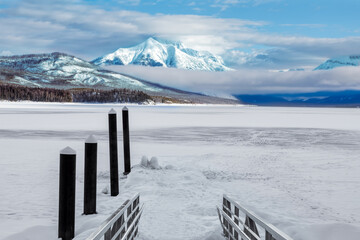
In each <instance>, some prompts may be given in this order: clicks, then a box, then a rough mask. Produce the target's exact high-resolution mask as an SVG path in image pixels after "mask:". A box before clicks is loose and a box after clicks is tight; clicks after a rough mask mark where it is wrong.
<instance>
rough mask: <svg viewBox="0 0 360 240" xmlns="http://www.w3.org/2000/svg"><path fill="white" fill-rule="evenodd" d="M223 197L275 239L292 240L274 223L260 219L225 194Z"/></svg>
mask: <svg viewBox="0 0 360 240" xmlns="http://www.w3.org/2000/svg"><path fill="white" fill-rule="evenodd" d="M224 198H225V200H223V201H224V202H225V201H229V202H231V203H232V204H233V205H234V206H235V207H237V208H239V210H240V211H242V212H243V213H245V214H246V215H247V216H249V217H250V218H251V219H253V220H254V221H255V222H256V223H257V224H258V225H260V226H261V227H262V228H264V229H265V230H266V231H267V232H269V233H270V234H271V235H272V237H274V238H275V239H276V240H293V239H292V238H291V237H289V236H288V235H287V234H285V233H283V232H282V231H280V230H279V229H278V228H276V227H275V226H274V225H272V224H269V223H266V222H265V221H264V220H263V219H261V218H260V217H259V216H257V215H256V214H255V213H253V212H252V211H249V210H247V209H246V208H244V207H242V206H241V205H240V204H239V203H237V202H235V201H233V200H231V199H230V198H229V197H228V196H227V195H226V194H224Z"/></svg>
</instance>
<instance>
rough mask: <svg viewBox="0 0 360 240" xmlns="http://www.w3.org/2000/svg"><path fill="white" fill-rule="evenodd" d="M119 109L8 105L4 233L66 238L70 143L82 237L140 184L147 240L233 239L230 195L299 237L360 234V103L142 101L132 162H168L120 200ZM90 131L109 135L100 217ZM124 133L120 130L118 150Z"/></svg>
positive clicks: (0, 213) (124, 185) (0, 177)
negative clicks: (87, 146)
mask: <svg viewBox="0 0 360 240" xmlns="http://www.w3.org/2000/svg"><path fill="white" fill-rule="evenodd" d="M111 107H115V109H116V110H117V111H118V112H119V113H120V111H121V108H122V106H120V105H90V104H45V103H42V104H34V103H7V102H0V183H1V184H0V194H1V195H0V196H1V197H0V222H1V224H0V239H7V240H10V239H11V240H20V239H21V240H24V239H37V240H41V239H47V240H51V239H57V211H58V168H59V151H60V150H61V149H62V148H64V147H66V146H68V145H69V146H71V147H72V148H74V149H75V150H76V151H77V185H76V187H77V189H76V190H77V196H76V206H77V208H76V235H77V237H76V239H77V240H78V239H84V238H85V237H86V236H88V235H89V234H90V233H91V232H92V231H93V230H94V228H96V227H97V226H98V225H99V224H100V223H101V222H102V221H103V220H104V219H106V218H107V217H108V216H109V215H110V214H111V213H112V212H113V211H114V210H115V209H116V208H118V207H119V206H120V205H121V203H122V202H123V201H124V200H125V199H126V198H128V197H130V196H132V195H133V194H135V193H136V192H140V193H141V201H142V202H144V203H145V209H144V214H143V216H142V219H141V224H140V236H139V239H140V240H150V239H161V240H165V239H166V240H168V239H192V240H197V239H199V240H200V239H208V240H210V239H222V237H221V235H220V232H221V229H220V224H219V220H218V217H217V215H216V210H215V205H217V204H221V200H222V194H223V193H226V194H228V195H230V196H232V197H233V199H235V200H237V201H238V202H240V203H242V204H244V205H245V206H247V207H248V208H249V209H251V210H253V211H255V212H256V213H257V214H258V215H260V216H261V217H263V218H264V219H266V220H267V221H269V222H270V223H272V224H274V225H275V226H277V227H278V228H280V229H281V230H283V231H284V232H286V233H287V234H288V235H290V236H292V237H293V238H294V239H303V240H313V239H327V240H331V239H349V240H355V239H359V237H358V236H359V235H360V204H359V200H360V174H359V172H360V160H359V159H360V124H359V123H360V109H331V108H321V109H320V108H270V107H269V108H260V107H244V106H135V105H131V106H129V111H130V128H131V132H130V135H131V141H132V142H131V154H132V162H133V164H138V163H139V162H140V159H141V157H142V156H143V155H146V156H148V157H149V158H150V157H152V156H156V157H157V158H158V159H159V163H160V165H161V166H162V169H161V170H150V169H143V168H141V167H139V166H135V167H134V168H133V171H132V173H131V174H130V175H129V177H128V178H127V179H121V181H120V196H118V197H116V198H113V197H110V196H109V195H107V194H103V193H102V190H103V189H104V188H106V187H107V186H108V185H109V171H108V167H109V163H108V162H109V160H108V159H109V157H108V135H107V112H108V111H109V110H110V108H111ZM118 122H119V125H118V128H119V129H121V125H120V123H121V118H120V115H118ZM89 134H95V135H96V136H97V137H98V139H99V160H98V161H99V162H98V189H97V192H98V199H97V201H98V206H97V211H98V212H99V214H97V215H94V216H82V215H81V213H82V208H83V204H82V203H83V198H82V194H83V158H84V156H83V145H84V139H85V138H86V137H87V136H88V135H89ZM121 139H122V134H121V131H119V149H122V145H121V144H122V142H121ZM119 155H120V156H119V160H120V167H121V169H120V171H121V172H122V167H123V166H122V156H123V155H122V151H120V154H119Z"/></svg>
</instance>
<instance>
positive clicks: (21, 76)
mask: <svg viewBox="0 0 360 240" xmlns="http://www.w3.org/2000/svg"><path fill="white" fill-rule="evenodd" d="M0 70H1V71H0V72H1V74H0V80H3V81H6V82H8V83H15V84H21V85H25V86H38V87H57V88H74V87H85V88H88V87H96V88H103V89H106V88H128V89H133V90H141V91H146V90H148V91H154V92H156V91H161V90H162V89H160V88H159V87H156V86H155V85H151V84H148V83H146V82H142V81H140V80H136V79H134V78H131V77H128V76H124V75H122V74H119V73H115V72H111V71H108V70H104V69H101V68H100V67H98V66H96V65H94V64H91V63H89V62H87V61H84V60H82V59H79V58H76V57H74V56H70V55H67V54H64V53H57V52H55V53H50V54H31V55H22V56H6V57H0Z"/></svg>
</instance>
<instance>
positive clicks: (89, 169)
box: [84, 135, 97, 214]
mask: <svg viewBox="0 0 360 240" xmlns="http://www.w3.org/2000/svg"><path fill="white" fill-rule="evenodd" d="M96 168H97V140H96V138H95V137H94V136H93V135H90V136H89V137H88V138H87V139H86V140H85V177H84V214H94V213H96V177H97V176H96V175H97V171H96Z"/></svg>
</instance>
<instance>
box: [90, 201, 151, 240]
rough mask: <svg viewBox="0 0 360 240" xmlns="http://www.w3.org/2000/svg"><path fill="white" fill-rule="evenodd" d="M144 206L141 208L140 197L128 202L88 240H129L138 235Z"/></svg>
mask: <svg viewBox="0 0 360 240" xmlns="http://www.w3.org/2000/svg"><path fill="white" fill-rule="evenodd" d="M143 208H144V205H142V206H141V207H140V195H139V194H136V195H135V196H134V197H133V198H132V199H128V200H126V201H125V202H124V203H123V205H121V207H120V208H119V209H118V210H116V211H115V212H114V213H113V214H112V215H111V216H110V217H109V218H108V219H106V220H105V222H103V223H102V224H101V226H100V227H99V228H98V229H97V230H96V231H95V232H94V233H92V234H91V235H90V236H89V237H88V238H87V239H86V240H99V239H103V240H128V239H131V240H132V239H134V238H135V237H136V235H137V234H138V228H139V221H140V217H141V214H142V211H143Z"/></svg>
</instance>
